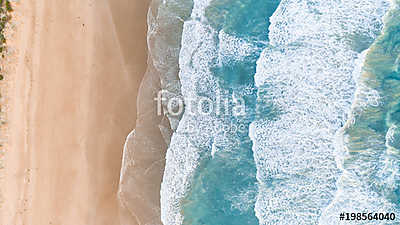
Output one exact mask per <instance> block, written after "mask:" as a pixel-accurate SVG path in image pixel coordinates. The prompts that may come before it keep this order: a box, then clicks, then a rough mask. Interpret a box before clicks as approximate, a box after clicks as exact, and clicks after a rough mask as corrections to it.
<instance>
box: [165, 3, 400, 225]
mask: <svg viewBox="0 0 400 225" xmlns="http://www.w3.org/2000/svg"><path fill="white" fill-rule="evenodd" d="M193 3H194V4H193V10H192V15H191V17H190V18H186V19H185V22H184V29H183V34H182V49H181V51H180V54H179V67H180V73H179V79H180V82H181V85H182V95H183V96H185V97H189V98H192V99H194V100H195V101H194V102H195V104H194V105H195V106H199V105H200V106H201V107H204V108H206V109H211V108H212V107H211V105H210V104H212V105H213V106H214V107H215V106H217V105H218V103H217V102H218V98H219V97H220V98H222V99H223V100H227V102H226V105H225V104H224V103H222V104H223V106H222V110H224V111H225V110H228V111H229V109H232V108H233V107H234V105H235V104H236V103H237V100H236V99H243V100H244V103H245V113H244V114H242V115H234V114H232V113H227V114H225V113H217V112H212V113H211V114H208V115H200V114H196V113H194V114H193V113H190V107H189V106H188V104H187V103H188V101H187V100H185V103H186V104H187V105H186V108H185V113H184V115H183V116H182V119H181V120H180V121H179V126H178V128H177V130H176V131H175V133H174V134H173V136H172V139H171V144H170V146H169V149H168V152H167V156H166V160H167V161H166V167H165V173H164V178H163V183H162V187H161V212H162V220H163V223H164V224H165V225H179V224H184V225H246V224H247V225H257V224H261V225H267V224H288V225H292V224H302V225H303V224H304V225H308V224H320V225H331V224H340V221H338V216H339V213H340V212H365V211H367V212H394V213H396V216H398V215H399V213H400V206H399V204H400V56H399V55H400V16H399V15H400V10H399V6H398V4H399V1H397V2H396V3H395V4H397V8H396V7H394V8H392V10H391V11H390V12H389V13H388V14H387V16H386V19H385V26H384V28H383V22H382V18H383V16H384V15H385V14H386V13H387V12H388V9H389V2H388V1H386V0H352V1H323V0H285V1H283V0H282V1H273V0H269V1H265V0H195V1H193ZM381 32H383V33H381ZM203 97H206V98H209V99H211V102H209V103H208V104H206V105H203V106H202V105H201V103H200V102H201V99H202V98H203ZM191 107H193V105H191ZM221 125H222V126H228V128H230V130H219V128H220V127H221ZM232 127H235V128H236V129H235V130H232V129H231V128H232ZM237 128H239V130H237ZM345 224H346V223H345ZM385 224H399V223H398V221H394V222H393V223H392V222H387V223H385Z"/></svg>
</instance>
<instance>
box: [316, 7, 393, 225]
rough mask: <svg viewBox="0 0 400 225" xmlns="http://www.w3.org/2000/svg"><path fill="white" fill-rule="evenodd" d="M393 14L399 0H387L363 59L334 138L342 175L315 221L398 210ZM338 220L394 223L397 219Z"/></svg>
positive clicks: (325, 222) (326, 222) (327, 222)
mask: <svg viewBox="0 0 400 225" xmlns="http://www.w3.org/2000/svg"><path fill="white" fill-rule="evenodd" d="M399 13H400V8H399V1H397V2H394V1H393V7H392V9H391V10H390V11H389V12H388V14H387V16H386V17H385V28H384V30H383V33H382V34H381V35H380V37H379V38H378V39H377V40H376V41H375V43H374V45H372V46H371V48H370V49H369V52H368V54H367V55H366V57H365V61H364V67H363V69H362V73H361V76H360V77H359V80H358V86H357V91H356V95H355V96H356V97H355V101H354V104H353V105H352V110H351V114H350V118H349V121H348V122H347V123H346V126H345V127H344V128H343V129H342V130H341V131H340V133H339V136H338V137H339V138H338V142H337V144H338V147H337V148H338V149H339V150H341V152H340V153H339V154H338V165H339V167H340V168H341V169H342V170H343V174H342V176H341V177H340V179H339V180H338V183H337V186H338V191H337V193H336V196H335V198H334V200H333V201H332V203H331V204H330V205H329V207H328V208H327V209H326V210H325V212H324V214H323V216H322V217H321V220H320V223H321V224H330V222H329V221H332V219H333V218H335V216H336V215H337V213H338V212H349V211H352V212H384V213H388V212H390V213H395V214H396V216H397V215H398V214H399V213H400V168H399V167H400V150H399V147H400V146H399V145H398V143H399V138H400V137H399V128H398V127H399V124H400V120H399V113H398V112H399V98H398V96H399V93H400V82H399V78H398V77H399V75H400V71H398V64H399V63H398V59H399V55H400V35H399V32H400V17H399ZM342 224H399V219H398V218H397V219H396V220H395V221H369V222H363V223H360V222H358V223H348V222H347V223H342Z"/></svg>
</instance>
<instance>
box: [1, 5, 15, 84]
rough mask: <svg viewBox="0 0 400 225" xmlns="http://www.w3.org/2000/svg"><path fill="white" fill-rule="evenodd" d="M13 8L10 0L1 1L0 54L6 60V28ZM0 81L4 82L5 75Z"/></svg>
mask: <svg viewBox="0 0 400 225" xmlns="http://www.w3.org/2000/svg"><path fill="white" fill-rule="evenodd" d="M12 11H13V8H12V6H11V2H10V1H9V0H0V53H2V54H1V56H2V57H3V58H4V52H5V51H6V50H7V46H6V42H7V40H6V36H5V34H4V28H5V27H6V25H7V23H8V22H9V21H10V20H11V12H12ZM0 80H3V75H0Z"/></svg>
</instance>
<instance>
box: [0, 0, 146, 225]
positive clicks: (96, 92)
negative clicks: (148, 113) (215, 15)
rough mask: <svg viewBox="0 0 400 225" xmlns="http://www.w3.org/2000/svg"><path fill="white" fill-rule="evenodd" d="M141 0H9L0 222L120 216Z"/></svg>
mask: <svg viewBox="0 0 400 225" xmlns="http://www.w3.org/2000/svg"><path fill="white" fill-rule="evenodd" d="M148 4H149V0H108V1H107V0H100V1H94V0H70V1H60V0H23V1H19V2H18V3H15V4H14V8H15V9H16V10H15V11H16V12H15V14H14V18H13V23H15V25H16V26H15V27H16V28H15V33H14V34H13V36H12V39H11V40H10V41H9V42H8V43H9V46H10V48H11V49H15V52H13V53H12V54H11V56H10V59H11V60H12V61H13V63H12V64H11V65H9V66H8V67H7V70H8V77H9V78H8V81H7V82H8V84H9V90H8V94H7V98H8V99H9V111H8V113H7V115H8V116H7V117H8V130H9V134H8V136H9V139H8V146H7V149H6V155H5V169H3V171H2V173H3V176H2V177H3V179H2V181H1V182H2V188H1V193H2V196H3V205H2V209H1V211H0V212H1V220H0V224H4V225H46V224H53V225H72V224H73V225H81V224H82V225H103V224H104V225H113V224H119V219H118V201H117V197H116V194H117V190H118V182H119V172H120V167H121V154H122V149H123V145H124V141H125V138H126V136H127V134H128V133H129V132H130V131H131V130H132V129H133V128H134V126H135V119H136V118H135V113H136V95H137V89H138V87H139V83H140V80H141V77H142V76H143V74H144V72H145V69H146V59H147V56H146V14H147V8H148ZM132 224H134V223H132Z"/></svg>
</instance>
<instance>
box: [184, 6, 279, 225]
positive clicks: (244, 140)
mask: <svg viewBox="0 0 400 225" xmlns="http://www.w3.org/2000/svg"><path fill="white" fill-rule="evenodd" d="M278 5H279V1H270V2H269V3H266V2H265V1H264V0H214V1H212V2H211V3H210V5H209V6H208V7H207V8H206V10H205V16H206V17H207V19H208V21H209V23H210V25H211V26H212V27H213V28H215V29H216V30H222V31H224V32H225V33H226V34H228V35H230V36H233V37H235V38H239V39H241V40H243V41H246V42H249V43H251V44H252V45H253V46H255V47H253V49H252V52H251V54H250V55H247V56H246V57H244V58H241V59H236V58H234V57H230V58H229V57H228V58H225V59H224V60H221V61H219V62H218V63H217V65H215V66H212V68H211V71H212V73H213V76H214V77H216V78H217V80H218V82H219V84H220V86H221V87H222V89H223V92H224V94H223V95H224V96H231V95H232V94H235V95H236V96H237V97H242V98H243V99H244V100H245V106H246V113H245V115H244V116H239V117H234V116H233V115H228V116H226V115H222V116H221V115H220V116H218V117H219V119H221V120H224V121H230V122H231V123H232V124H234V125H235V126H236V127H242V129H241V131H239V132H227V133H225V135H224V137H223V138H224V142H223V143H218V142H215V143H214V148H217V149H218V151H217V152H216V153H215V154H214V155H213V156H206V157H204V159H202V162H201V164H200V166H199V168H198V169H197V171H196V174H195V176H194V179H193V181H192V185H191V189H190V191H189V192H188V194H187V196H186V198H185V199H184V201H183V202H182V214H183V216H184V222H183V224H185V225H217V224H218V225H219V224H221V225H222V224H230V225H245V224H248V225H256V224H258V220H257V218H256V216H255V211H254V204H255V199H256V195H257V180H256V172H257V171H256V167H255V163H254V158H253V152H252V142H251V140H250V138H249V135H248V130H249V128H248V127H249V124H250V122H251V121H252V120H254V117H255V108H256V107H255V105H256V97H257V96H256V93H257V92H256V88H255V86H254V74H255V72H256V61H257V59H258V58H259V55H260V53H261V51H262V50H263V48H264V47H265V45H266V44H267V42H268V26H269V19H268V18H269V17H270V16H271V15H272V14H273V12H274V11H275V9H276V8H277V6H278ZM231 104H232V103H231Z"/></svg>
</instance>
